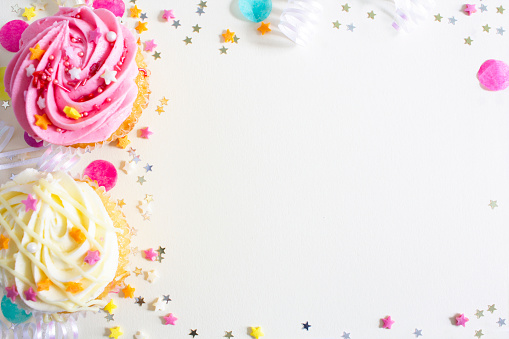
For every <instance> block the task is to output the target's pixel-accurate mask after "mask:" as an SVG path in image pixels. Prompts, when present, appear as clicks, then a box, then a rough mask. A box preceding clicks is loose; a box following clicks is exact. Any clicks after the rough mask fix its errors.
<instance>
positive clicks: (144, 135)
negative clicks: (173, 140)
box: [139, 127, 154, 139]
mask: <svg viewBox="0 0 509 339" xmlns="http://www.w3.org/2000/svg"><path fill="white" fill-rule="evenodd" d="M139 131H140V138H143V139H148V138H150V136H151V135H152V134H154V132H152V131H151V130H149V128H148V127H144V128H140V130H139Z"/></svg>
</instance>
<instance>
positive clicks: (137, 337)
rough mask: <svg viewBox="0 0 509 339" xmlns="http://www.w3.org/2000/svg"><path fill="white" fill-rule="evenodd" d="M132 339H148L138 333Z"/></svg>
mask: <svg viewBox="0 0 509 339" xmlns="http://www.w3.org/2000/svg"><path fill="white" fill-rule="evenodd" d="M134 339H148V337H147V336H146V335H145V333H143V332H141V331H138V332H136V334H135V335H134Z"/></svg>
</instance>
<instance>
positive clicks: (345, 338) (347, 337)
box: [341, 332, 350, 339]
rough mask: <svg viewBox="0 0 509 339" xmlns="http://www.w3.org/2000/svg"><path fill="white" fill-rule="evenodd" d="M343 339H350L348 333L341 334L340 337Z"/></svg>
mask: <svg viewBox="0 0 509 339" xmlns="http://www.w3.org/2000/svg"><path fill="white" fill-rule="evenodd" d="M341 338H343V339H350V333H346V332H343V335H342V336H341Z"/></svg>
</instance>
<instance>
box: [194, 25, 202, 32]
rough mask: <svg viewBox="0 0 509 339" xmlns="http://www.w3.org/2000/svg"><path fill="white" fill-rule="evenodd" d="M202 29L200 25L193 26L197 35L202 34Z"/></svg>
mask: <svg viewBox="0 0 509 339" xmlns="http://www.w3.org/2000/svg"><path fill="white" fill-rule="evenodd" d="M200 29H201V27H200V26H198V24H196V26H193V33H194V32H196V33H200Z"/></svg>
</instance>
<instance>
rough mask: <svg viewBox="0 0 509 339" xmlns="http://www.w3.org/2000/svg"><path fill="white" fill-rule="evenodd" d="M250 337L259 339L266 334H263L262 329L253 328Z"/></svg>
mask: <svg viewBox="0 0 509 339" xmlns="http://www.w3.org/2000/svg"><path fill="white" fill-rule="evenodd" d="M249 335H250V336H251V337H253V338H255V339H259V338H261V337H263V336H265V333H263V331H262V328H261V327H251V333H249Z"/></svg>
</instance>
